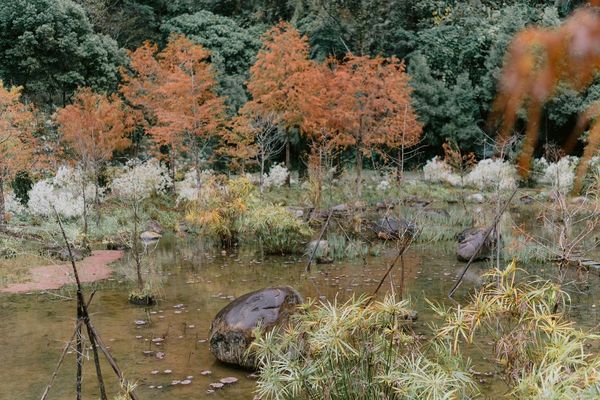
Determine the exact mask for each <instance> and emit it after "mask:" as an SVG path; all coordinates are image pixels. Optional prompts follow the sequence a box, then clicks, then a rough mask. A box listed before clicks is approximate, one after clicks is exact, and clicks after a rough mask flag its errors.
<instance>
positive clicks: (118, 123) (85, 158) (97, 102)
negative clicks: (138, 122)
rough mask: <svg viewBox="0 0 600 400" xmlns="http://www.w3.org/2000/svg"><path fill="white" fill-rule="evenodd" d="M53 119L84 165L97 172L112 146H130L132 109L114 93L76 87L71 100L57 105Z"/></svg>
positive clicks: (113, 147) (132, 121)
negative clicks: (60, 105) (95, 91)
mask: <svg viewBox="0 0 600 400" xmlns="http://www.w3.org/2000/svg"><path fill="white" fill-rule="evenodd" d="M55 119H56V122H57V123H58V125H59V130H60V132H61V133H62V140H63V142H64V143H65V144H66V145H67V146H68V147H69V148H70V149H71V150H72V151H73V152H74V153H75V155H76V157H77V158H78V161H79V162H80V163H81V164H82V166H83V168H84V169H86V170H94V171H95V172H96V175H97V173H98V171H97V170H98V168H99V167H100V165H101V164H102V163H104V162H106V161H108V160H110V159H111V158H112V156H113V152H114V151H115V150H123V149H126V148H127V147H129V145H130V144H131V141H130V140H129V135H130V133H131V132H132V131H133V128H134V126H135V119H134V118H133V115H132V113H131V112H130V111H129V110H127V109H126V107H125V105H124V104H123V102H122V101H121V100H120V99H119V98H118V97H117V96H115V95H113V96H109V97H107V96H105V95H103V94H99V93H94V92H93V91H92V90H91V89H89V88H83V89H80V90H79V91H77V93H76V94H75V96H74V99H73V103H72V104H70V105H68V106H65V107H64V108H61V109H59V110H58V111H57V112H56V115H55Z"/></svg>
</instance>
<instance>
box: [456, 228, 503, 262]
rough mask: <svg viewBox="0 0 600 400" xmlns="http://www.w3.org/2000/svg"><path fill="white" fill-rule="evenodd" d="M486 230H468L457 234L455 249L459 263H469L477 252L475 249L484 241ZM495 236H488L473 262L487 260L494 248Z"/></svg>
mask: <svg viewBox="0 0 600 400" xmlns="http://www.w3.org/2000/svg"><path fill="white" fill-rule="evenodd" d="M485 231H486V228H469V229H465V230H464V231H462V232H461V233H459V234H458V246H457V248H456V257H457V258H458V260H459V261H469V260H470V259H471V257H472V256H473V254H475V252H476V251H477V247H479V245H480V244H481V242H483V241H484V236H485ZM494 241H495V235H494V234H493V232H492V233H491V234H490V235H488V237H487V239H485V242H484V243H483V246H482V247H481V249H480V250H479V252H477V254H476V256H475V258H474V260H475V261H477V260H484V259H486V258H489V257H490V255H491V252H492V248H493V246H494Z"/></svg>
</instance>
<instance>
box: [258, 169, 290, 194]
mask: <svg viewBox="0 0 600 400" xmlns="http://www.w3.org/2000/svg"><path fill="white" fill-rule="evenodd" d="M289 174H290V172H289V171H288V169H287V168H286V167H285V166H283V165H281V164H275V165H273V166H272V167H271V170H270V171H269V174H268V175H267V174H264V175H263V187H264V188H272V187H282V186H283V185H285V182H286V181H287V177H288V175H289Z"/></svg>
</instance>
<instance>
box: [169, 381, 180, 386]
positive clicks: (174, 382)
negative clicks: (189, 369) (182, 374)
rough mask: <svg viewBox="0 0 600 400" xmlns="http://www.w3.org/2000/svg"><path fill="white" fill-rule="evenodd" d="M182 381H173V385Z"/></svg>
mask: <svg viewBox="0 0 600 400" xmlns="http://www.w3.org/2000/svg"><path fill="white" fill-rule="evenodd" d="M180 382H181V381H171V385H173V386H175V385H177V384H179V383H180Z"/></svg>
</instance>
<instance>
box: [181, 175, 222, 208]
mask: <svg viewBox="0 0 600 400" xmlns="http://www.w3.org/2000/svg"><path fill="white" fill-rule="evenodd" d="M213 176H214V171H213V170H211V169H205V170H202V171H200V186H202V185H203V184H204V183H205V182H207V181H209V180H210V179H211V178H212V177H213ZM197 179H198V177H197V176H196V170H195V169H192V170H190V171H188V172H186V174H185V178H184V179H183V180H182V181H181V182H176V183H175V192H176V193H177V203H179V202H181V201H194V200H196V199H198V181H197Z"/></svg>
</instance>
